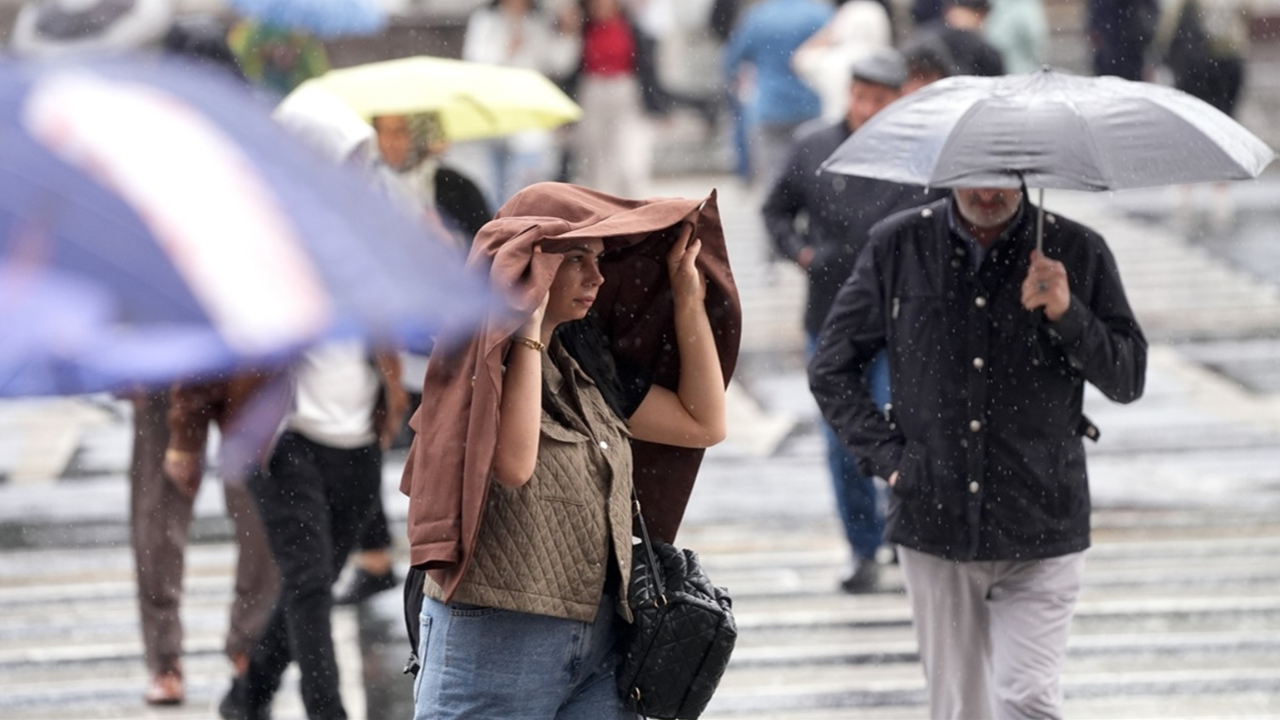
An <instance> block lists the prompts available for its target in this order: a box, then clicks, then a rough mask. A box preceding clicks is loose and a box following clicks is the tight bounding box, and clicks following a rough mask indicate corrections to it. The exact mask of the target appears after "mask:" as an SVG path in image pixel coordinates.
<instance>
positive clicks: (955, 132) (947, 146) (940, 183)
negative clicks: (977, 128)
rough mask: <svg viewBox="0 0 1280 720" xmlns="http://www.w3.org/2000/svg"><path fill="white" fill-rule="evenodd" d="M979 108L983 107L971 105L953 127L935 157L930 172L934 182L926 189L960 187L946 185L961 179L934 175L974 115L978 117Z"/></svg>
mask: <svg viewBox="0 0 1280 720" xmlns="http://www.w3.org/2000/svg"><path fill="white" fill-rule="evenodd" d="M979 107H981V105H980V104H979V103H976V102H975V103H970V104H969V107H968V108H966V109H965V111H964V112H963V113H962V114H961V115H960V117H959V118H958V119H956V122H955V124H954V125H952V128H951V132H950V133H948V134H947V139H946V140H945V141H944V142H943V143H942V147H941V148H939V149H938V154H937V157H935V158H934V161H933V163H934V164H933V168H931V169H930V171H929V177H930V179H931V180H933V181H934V182H932V183H930V184H929V185H927V186H926V187H930V186H935V187H958V186H955V185H948V184H946V183H950V182H951V181H953V180H959V178H938V177H935V176H934V173H936V172H937V170H938V161H940V160H941V159H942V158H944V157H947V153H948V151H950V150H951V147H952V145H953V144H954V143H955V142H956V138H959V137H960V136H962V135H963V134H964V133H963V132H962V130H963V128H964V127H965V126H966V125H967V124H968V123H969V121H970V120H971V119H972V118H973V116H974V115H977V113H978V109H979Z"/></svg>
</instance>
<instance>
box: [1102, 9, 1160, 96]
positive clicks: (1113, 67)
mask: <svg viewBox="0 0 1280 720" xmlns="http://www.w3.org/2000/svg"><path fill="white" fill-rule="evenodd" d="M1086 12H1087V14H1086V17H1085V33H1086V35H1087V37H1088V40H1089V45H1090V47H1091V48H1092V49H1093V73H1094V74H1095V75H1115V76H1117V77H1122V78H1124V79H1125V80H1143V79H1145V76H1146V69H1147V65H1146V54H1147V47H1148V46H1149V45H1150V43H1151V38H1152V37H1153V35H1154V33H1155V28H1156V23H1157V18H1159V16H1160V3H1159V0H1089V5H1088V9H1087V11H1086Z"/></svg>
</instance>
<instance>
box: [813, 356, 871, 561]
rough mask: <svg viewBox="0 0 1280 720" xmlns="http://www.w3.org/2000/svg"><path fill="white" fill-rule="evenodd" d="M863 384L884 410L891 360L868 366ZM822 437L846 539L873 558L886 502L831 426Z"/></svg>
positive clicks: (864, 555)
mask: <svg viewBox="0 0 1280 720" xmlns="http://www.w3.org/2000/svg"><path fill="white" fill-rule="evenodd" d="M815 341H816V338H812V337H811V338H809V356H810V357H812V356H813V345H814V342H815ZM864 380H865V381H866V383H867V389H868V390H870V392H871V399H872V400H874V401H875V403H876V405H877V406H879V407H884V406H885V405H886V404H887V403H888V402H889V398H890V392H889V356H888V355H887V354H886V353H885V351H883V350H881V351H880V352H878V353H876V356H875V358H874V359H872V361H871V364H870V365H868V366H867V371H866V375H865V376H864ZM822 435H823V438H824V439H826V441H827V467H828V469H829V470H830V471H831V482H832V486H833V489H834V490H835V496H836V511H837V512H839V513H840V522H841V523H842V524H843V525H844V536H845V539H846V540H848V541H849V547H850V548H851V549H852V550H853V554H854V556H856V557H858V558H874V557H875V555H876V549H877V548H879V547H880V544H881V542H882V540H883V539H884V505H885V503H884V502H883V500H884V498H882V497H881V495H882V492H881V490H880V489H879V488H877V487H876V482H875V480H873V479H872V478H869V477H863V475H862V473H860V472H858V461H857V460H855V459H854V457H853V455H851V454H850V453H849V450H848V449H847V448H846V447H845V446H844V443H842V442H840V439H839V438H837V437H836V434H835V433H834V432H833V431H832V430H831V426H830V425H828V424H827V423H826V422H825V421H824V422H823V423H822Z"/></svg>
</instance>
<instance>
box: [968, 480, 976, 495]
mask: <svg viewBox="0 0 1280 720" xmlns="http://www.w3.org/2000/svg"><path fill="white" fill-rule="evenodd" d="M969 492H971V493H975V494H976V493H977V492H978V481H977V480H973V481H971V482H970V483H969Z"/></svg>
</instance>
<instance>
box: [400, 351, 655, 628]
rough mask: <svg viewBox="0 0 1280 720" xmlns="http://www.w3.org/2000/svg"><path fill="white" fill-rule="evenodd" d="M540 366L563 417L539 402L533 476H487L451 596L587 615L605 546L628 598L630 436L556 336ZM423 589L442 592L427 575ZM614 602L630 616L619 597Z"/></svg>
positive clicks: (590, 616) (599, 586) (604, 565)
mask: <svg viewBox="0 0 1280 720" xmlns="http://www.w3.org/2000/svg"><path fill="white" fill-rule="evenodd" d="M553 360H554V361H553ZM561 368H564V370H565V372H563V373H562V372H561V370H560V369H561ZM542 372H543V377H544V378H545V379H546V382H547V384H548V386H549V387H550V389H551V394H552V395H553V396H554V397H555V401H556V404H557V408H558V411H559V412H558V414H559V415H560V416H561V417H563V418H566V419H567V420H568V421H569V425H568V426H566V425H563V424H561V423H560V422H559V421H558V420H556V419H555V417H554V416H553V415H552V414H551V413H549V412H547V409H546V408H544V409H543V411H542V433H541V437H540V438H539V441H538V461H537V466H536V468H535V469H534V472H533V477H532V478H531V479H530V480H529V482H528V483H525V484H524V485H523V486H522V487H519V488H508V487H505V486H503V485H500V484H499V483H497V482H494V481H492V480H491V481H490V483H491V484H490V488H489V497H488V501H487V505H486V507H485V510H484V519H483V521H482V523H481V526H480V531H479V534H478V537H477V539H476V549H475V556H474V558H473V559H472V561H471V565H470V567H469V568H468V569H467V574H466V575H465V576H464V577H463V579H462V583H461V584H460V585H459V586H458V591H457V592H456V593H455V594H454V596H453V601H454V602H461V603H468V604H472V605H484V606H487V607H496V608H503V609H506V610H517V611H520V612H527V613H535V614H538V615H551V616H554V617H561V618H566V619H569V620H577V621H581V622H591V621H592V620H594V619H595V615H596V609H597V608H598V607H599V606H600V598H601V595H602V594H603V590H604V583H605V574H606V572H607V569H608V563H609V555H610V554H611V553H612V554H613V556H614V558H615V560H616V562H617V564H618V568H619V569H620V570H621V573H622V587H621V588H620V589H619V591H618V595H619V597H620V598H626V596H627V580H628V578H629V577H630V573H631V443H630V437H629V433H628V432H627V428H626V425H625V424H624V423H623V422H622V420H620V419H619V418H618V417H617V415H615V414H614V413H613V411H612V410H610V409H609V406H608V405H607V404H606V403H605V400H604V397H603V396H602V395H601V394H600V391H599V389H597V388H596V385H595V383H594V382H592V381H591V379H590V378H588V377H587V376H586V374H585V373H583V372H582V369H581V368H580V367H578V364H577V363H576V362H574V360H573V359H572V358H571V357H569V355H568V354H566V353H565V352H564V351H563V350H562V349H561V348H560V346H559V344H558V343H556V344H553V346H552V347H551V348H549V351H548V354H547V355H545V356H544V357H543V359H542ZM620 548H621V549H622V551H621V552H619V549H620ZM425 592H426V595H427V597H431V598H435V599H437V600H438V599H440V598H441V597H443V593H442V591H441V589H440V587H439V586H438V585H436V584H435V583H434V582H433V581H432V580H431V579H430V578H428V579H427V581H426V587H425ZM618 608H619V613H620V614H622V615H623V616H624V617H625V618H626V619H627V620H628V621H630V619H631V618H630V610H629V609H628V608H627V607H626V603H625V602H622V601H620V602H619V605H618Z"/></svg>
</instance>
